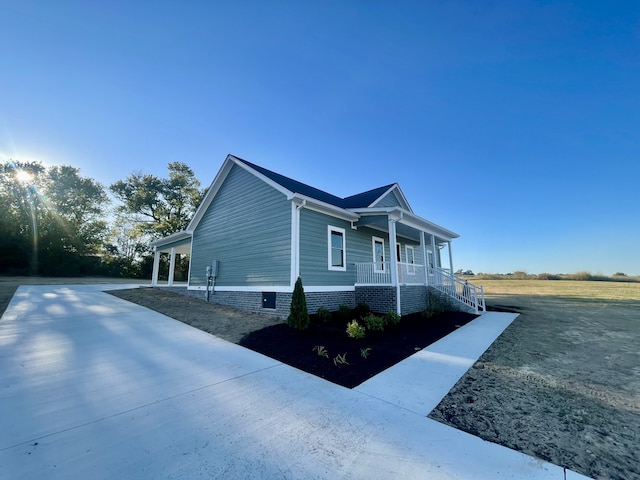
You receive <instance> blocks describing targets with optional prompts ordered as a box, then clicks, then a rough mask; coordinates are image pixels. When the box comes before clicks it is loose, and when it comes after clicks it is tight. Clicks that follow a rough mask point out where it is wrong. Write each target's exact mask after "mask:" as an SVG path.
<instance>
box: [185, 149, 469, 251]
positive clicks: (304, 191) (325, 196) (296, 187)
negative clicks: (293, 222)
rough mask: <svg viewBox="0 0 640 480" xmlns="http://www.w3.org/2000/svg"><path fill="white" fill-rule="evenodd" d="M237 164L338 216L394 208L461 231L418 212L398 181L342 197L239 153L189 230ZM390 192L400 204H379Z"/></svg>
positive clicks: (425, 224) (422, 224) (419, 221)
mask: <svg viewBox="0 0 640 480" xmlns="http://www.w3.org/2000/svg"><path fill="white" fill-rule="evenodd" d="M234 165H236V166H238V167H240V168H243V169H245V170H247V171H248V172H250V173H251V174H252V175H255V176H256V177H258V178H260V179H262V181H264V182H266V183H268V184H270V185H271V186H272V187H273V188H275V189H276V190H278V191H280V192H281V193H282V194H284V195H286V196H287V198H288V199H289V200H294V199H296V198H297V201H300V202H303V203H304V202H306V201H308V200H311V202H312V203H313V204H314V205H315V207H316V208H320V209H321V211H324V212H327V213H329V214H331V215H334V216H337V217H338V218H343V219H345V220H348V221H355V220H358V219H359V218H360V217H361V215H363V214H367V215H369V214H381V213H383V214H388V213H391V212H394V211H395V212H403V213H402V214H401V218H402V215H406V216H405V217H404V218H405V221H408V220H409V219H412V221H414V222H415V224H416V226H417V227H418V228H426V229H427V230H428V231H434V232H441V233H438V235H443V236H444V237H449V238H455V237H457V236H458V234H456V233H454V232H451V231H449V230H447V229H445V228H443V227H440V226H438V225H435V224H433V223H431V222H429V221H428V220H425V219H423V218H421V217H419V216H417V215H415V214H414V213H413V210H412V209H411V206H410V205H409V202H407V199H406V197H405V196H404V194H403V193H402V190H401V189H400V186H399V185H398V184H397V183H391V184H389V185H385V186H382V187H378V188H374V189H372V190H367V191H366V192H362V193H358V194H356V195H351V196H349V197H345V198H340V197H337V196H335V195H332V194H330V193H327V192H325V191H323V190H320V189H318V188H315V187H312V186H310V185H307V184H305V183H302V182H299V181H297V180H294V179H292V178H289V177H285V176H284V175H281V174H279V173H276V172H273V171H271V170H268V169H266V168H264V167H261V166H259V165H256V164H254V163H251V162H248V161H247V160H244V159H242V158H239V157H236V156H235V155H227V158H226V159H225V161H224V163H223V164H222V167H221V168H220V171H219V172H218V174H217V175H216V177H215V178H214V180H213V182H212V183H211V186H210V187H209V189H208V190H207V193H206V195H205V197H204V199H203V200H202V202H201V204H200V206H199V207H198V209H197V210H196V212H195V214H194V216H193V218H192V219H191V222H190V223H189V225H188V226H187V229H186V231H187V232H189V233H191V232H193V231H194V229H195V228H196V226H197V225H198V223H200V220H201V219H202V217H203V215H204V214H205V212H206V210H207V209H208V207H209V205H210V204H211V202H212V201H213V198H214V197H215V196H216V194H217V193H218V190H219V189H220V187H221V185H222V183H223V182H224V180H225V179H226V177H227V175H228V174H229V172H230V171H231V169H232V168H233V166H234ZM389 194H392V195H393V194H395V197H396V200H398V201H399V203H400V206H392V207H388V206H386V207H385V206H381V205H377V203H378V202H380V201H381V200H382V199H383V198H385V197H387V195H389Z"/></svg>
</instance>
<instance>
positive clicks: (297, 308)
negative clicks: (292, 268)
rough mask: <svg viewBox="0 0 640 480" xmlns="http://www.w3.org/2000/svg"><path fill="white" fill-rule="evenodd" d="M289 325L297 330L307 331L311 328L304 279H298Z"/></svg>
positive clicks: (292, 298) (292, 299)
mask: <svg viewBox="0 0 640 480" xmlns="http://www.w3.org/2000/svg"><path fill="white" fill-rule="evenodd" d="M287 324H288V325H289V326H290V327H291V328H295V329H296V330H306V329H307V328H308V327H309V312H307V299H306V297H305V296H304V288H303V287H302V278H300V277H298V280H296V285H295V287H294V288H293V296H292V297H291V310H290V313H289V316H288V317H287Z"/></svg>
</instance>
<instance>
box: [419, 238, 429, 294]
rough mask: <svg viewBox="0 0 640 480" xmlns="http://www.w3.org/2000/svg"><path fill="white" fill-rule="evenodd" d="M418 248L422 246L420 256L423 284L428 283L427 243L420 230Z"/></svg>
mask: <svg viewBox="0 0 640 480" xmlns="http://www.w3.org/2000/svg"><path fill="white" fill-rule="evenodd" d="M420 248H422V258H423V260H424V284H425V285H429V261H428V260H429V258H428V257H427V245H426V243H425V240H424V232H423V231H421V232H420Z"/></svg>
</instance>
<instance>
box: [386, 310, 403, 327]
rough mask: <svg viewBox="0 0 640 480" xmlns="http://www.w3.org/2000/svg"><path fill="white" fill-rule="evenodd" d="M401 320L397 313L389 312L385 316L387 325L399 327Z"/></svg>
mask: <svg viewBox="0 0 640 480" xmlns="http://www.w3.org/2000/svg"><path fill="white" fill-rule="evenodd" d="M401 318H402V317H400V315H398V314H397V313H396V312H394V311H393V310H389V311H388V312H387V313H385V314H384V323H385V325H398V324H399V323H400V319H401Z"/></svg>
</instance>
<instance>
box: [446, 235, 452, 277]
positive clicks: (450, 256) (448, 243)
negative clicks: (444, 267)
mask: <svg viewBox="0 0 640 480" xmlns="http://www.w3.org/2000/svg"><path fill="white" fill-rule="evenodd" d="M447 247H449V248H448V249H447V250H449V270H450V271H451V275H453V254H452V253H451V240H449V241H448V242H447Z"/></svg>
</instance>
